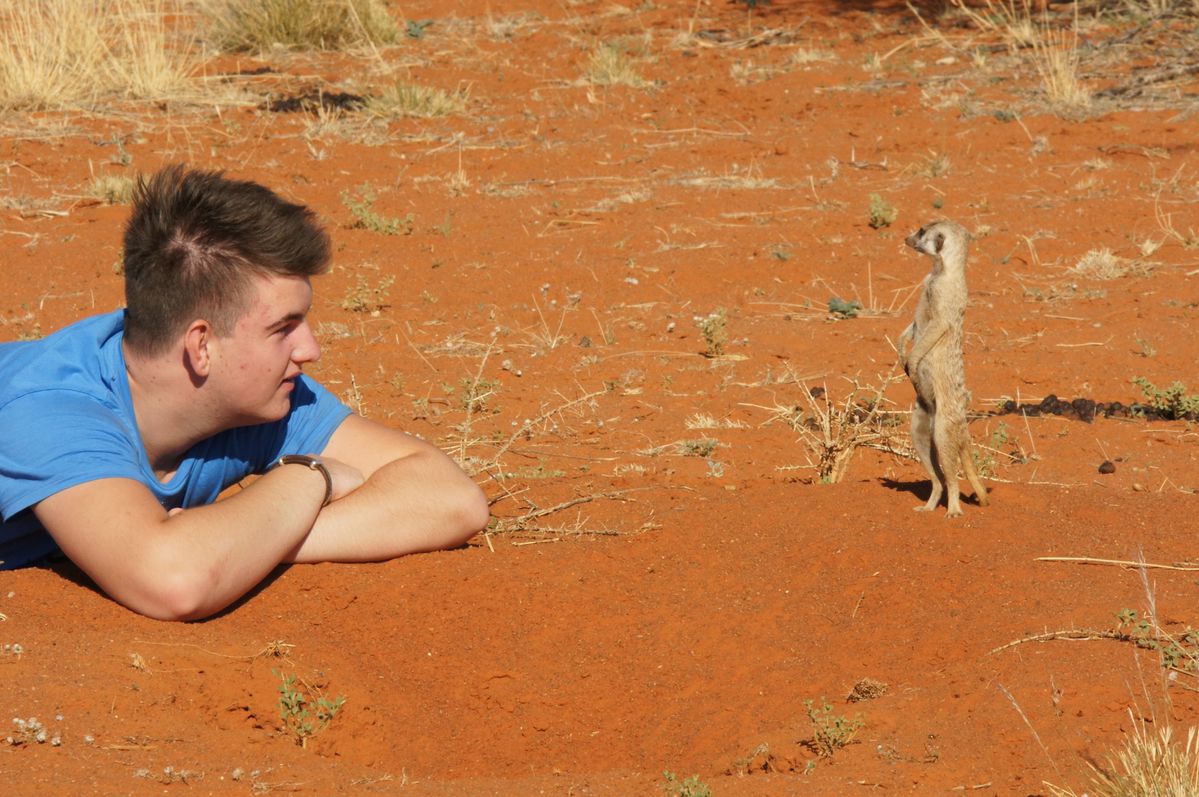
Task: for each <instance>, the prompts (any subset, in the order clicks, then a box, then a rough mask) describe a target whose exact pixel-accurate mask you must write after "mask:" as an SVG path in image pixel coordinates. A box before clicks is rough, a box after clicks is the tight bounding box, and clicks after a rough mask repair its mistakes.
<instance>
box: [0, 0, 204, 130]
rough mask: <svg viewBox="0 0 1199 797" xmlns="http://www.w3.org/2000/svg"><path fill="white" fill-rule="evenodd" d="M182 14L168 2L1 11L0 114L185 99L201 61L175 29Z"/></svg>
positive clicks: (80, 0)
mask: <svg viewBox="0 0 1199 797" xmlns="http://www.w3.org/2000/svg"><path fill="white" fill-rule="evenodd" d="M179 11H180V9H179V7H178V4H177V3H174V2H170V0H109V1H108V2H104V0H10V2H6V3H4V4H3V5H0V108H7V109H29V110H39V109H45V108H61V107H68V106H80V105H84V106H87V105H92V104H94V103H95V102H96V101H97V100H99V99H100V98H102V97H124V98H130V99H152V100H174V99H185V98H186V97H187V95H188V94H190V93H191V91H192V89H191V73H192V72H193V71H194V69H195V67H196V65H197V63H198V56H197V55H196V53H195V51H194V47H193V46H192V42H191V41H190V40H189V38H188V37H187V36H185V35H183V34H184V32H183V30H182V29H181V28H180V27H178V25H177V23H178V22H179V21H180V20H182V19H183V17H182V16H181V15H180V14H179ZM172 20H173V21H174V23H175V24H172Z"/></svg>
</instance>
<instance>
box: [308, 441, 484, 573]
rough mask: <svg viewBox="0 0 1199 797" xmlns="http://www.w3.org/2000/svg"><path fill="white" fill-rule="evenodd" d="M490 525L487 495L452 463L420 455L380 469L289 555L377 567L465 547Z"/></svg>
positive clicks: (330, 509) (329, 510)
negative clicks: (416, 555)
mask: <svg viewBox="0 0 1199 797" xmlns="http://www.w3.org/2000/svg"><path fill="white" fill-rule="evenodd" d="M486 524H487V502H486V499H485V498H484V497H483V493H482V491H481V490H479V488H478V487H477V486H476V485H475V483H474V482H472V481H471V480H470V479H469V478H468V477H467V476H466V474H464V473H463V472H462V471H461V470H459V469H458V467H457V466H456V465H454V463H453V462H452V461H451V460H449V459H448V458H446V457H444V456H442V455H440V454H434V453H431V452H418V453H414V454H411V455H409V456H406V457H402V458H400V459H397V460H394V461H392V462H390V463H388V464H386V465H384V466H383V467H381V468H379V469H378V470H376V471H375V472H374V473H373V474H371V476H370V477H369V478H368V479H367V480H366V481H365V482H364V483H363V485H362V486H361V487H359V488H358V489H357V490H355V491H354V492H352V493H350V494H349V495H348V496H346V497H345V498H343V499H341V500H339V501H334V502H333V503H332V504H330V505H329V506H327V507H325V508H324V509H323V510H322V511H321V513H320V517H318V518H317V520H316V523H315V524H314V525H313V527H312V531H311V533H310V534H308V535H307V537H305V538H304V540H303V541H302V543H301V544H300V545H299V546H298V547H297V548H295V549H294V550H293V551H292V553H291V555H290V556H289V557H288V558H289V559H290V560H291V561H294V562H320V561H339V562H373V561H381V560H384V559H391V558H394V557H396V556H402V555H404V554H409V553H417V552H421V551H432V550H437V549H440V548H447V547H452V546H455V545H460V544H461V543H463V542H465V541H466V540H468V539H470V538H471V537H472V536H474V535H475V534H476V533H477V532H479V531H480V530H481V529H482V528H483V527H484V526H486Z"/></svg>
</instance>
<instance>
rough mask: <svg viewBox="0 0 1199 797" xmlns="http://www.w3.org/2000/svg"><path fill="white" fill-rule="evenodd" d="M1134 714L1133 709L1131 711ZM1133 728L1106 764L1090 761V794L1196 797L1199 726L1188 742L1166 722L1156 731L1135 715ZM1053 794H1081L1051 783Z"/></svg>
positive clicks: (1099, 796) (1067, 796)
mask: <svg viewBox="0 0 1199 797" xmlns="http://www.w3.org/2000/svg"><path fill="white" fill-rule="evenodd" d="M1130 714H1131V712H1130ZM1131 719H1132V725H1133V732H1132V735H1130V736H1129V737H1128V738H1127V739H1125V741H1124V749H1123V750H1120V751H1119V752H1117V753H1116V754H1115V757H1114V758H1109V759H1108V765H1107V767H1106V768H1103V769H1100V768H1099V767H1097V766H1095V765H1094V764H1091V765H1090V766H1091V770H1092V774H1091V786H1090V788H1088V789H1086V790H1085V791H1084V792H1082V794H1086V795H1091V797H1196V796H1197V795H1199V729H1196V728H1190V729H1189V730H1188V731H1187V738H1186V741H1185V742H1182V743H1179V742H1178V741H1177V740H1176V739H1174V732H1173V729H1172V728H1171V727H1170V724H1169V723H1168V722H1167V723H1165V725H1164V726H1163V727H1162V728H1161V729H1160V730H1158V731H1157V732H1156V733H1150V732H1149V730H1148V728H1147V723H1145V722H1144V721H1138V720H1137V719H1136V718H1135V717H1132V718H1131ZM1046 785H1047V786H1049V792H1050V794H1052V795H1053V797H1078V793H1077V792H1075V791H1074V790H1073V789H1062V788H1058V787H1057V786H1053V785H1051V784H1046Z"/></svg>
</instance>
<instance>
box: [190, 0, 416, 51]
mask: <svg viewBox="0 0 1199 797" xmlns="http://www.w3.org/2000/svg"><path fill="white" fill-rule="evenodd" d="M200 7H201V10H202V13H203V14H204V16H205V17H206V18H207V19H208V22H209V26H210V29H211V34H212V37H213V39H214V41H215V42H216V43H217V45H218V46H220V47H221V48H222V49H227V50H249V51H257V52H261V51H265V50H270V49H272V48H274V47H287V48H298V49H317V50H345V49H351V48H355V47H373V46H377V45H380V44H391V43H393V42H395V41H396V40H397V39H398V38H399V35H400V32H399V28H398V27H397V26H396V23H395V20H393V19H392V18H391V17H390V16H389V15H388V13H387V10H386V8H385V7H384V5H383V3H381V2H380V0H201V1H200Z"/></svg>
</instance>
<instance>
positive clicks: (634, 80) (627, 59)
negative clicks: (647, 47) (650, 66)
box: [586, 42, 650, 89]
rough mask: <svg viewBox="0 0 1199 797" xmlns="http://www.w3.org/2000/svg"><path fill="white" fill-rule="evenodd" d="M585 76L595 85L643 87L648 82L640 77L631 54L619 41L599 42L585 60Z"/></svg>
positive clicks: (648, 83) (647, 84)
mask: <svg viewBox="0 0 1199 797" xmlns="http://www.w3.org/2000/svg"><path fill="white" fill-rule="evenodd" d="M586 78H587V80H588V81H590V82H591V83H594V84H595V85H597V86H632V87H633V88H638V89H640V88H645V87H646V86H649V85H650V82H649V81H648V80H646V79H645V78H643V77H641V75H640V74H638V72H637V67H636V64H635V62H634V59H633V58H632V56H630V55H629V53H628V51H627V50H626V48H625V47H623V46H622V45H620V44H619V43H612V42H609V43H606V44H601V45H599V46H598V47H596V48H595V50H594V51H592V53H591V58H590V59H589V60H588V62H587V73H586Z"/></svg>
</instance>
